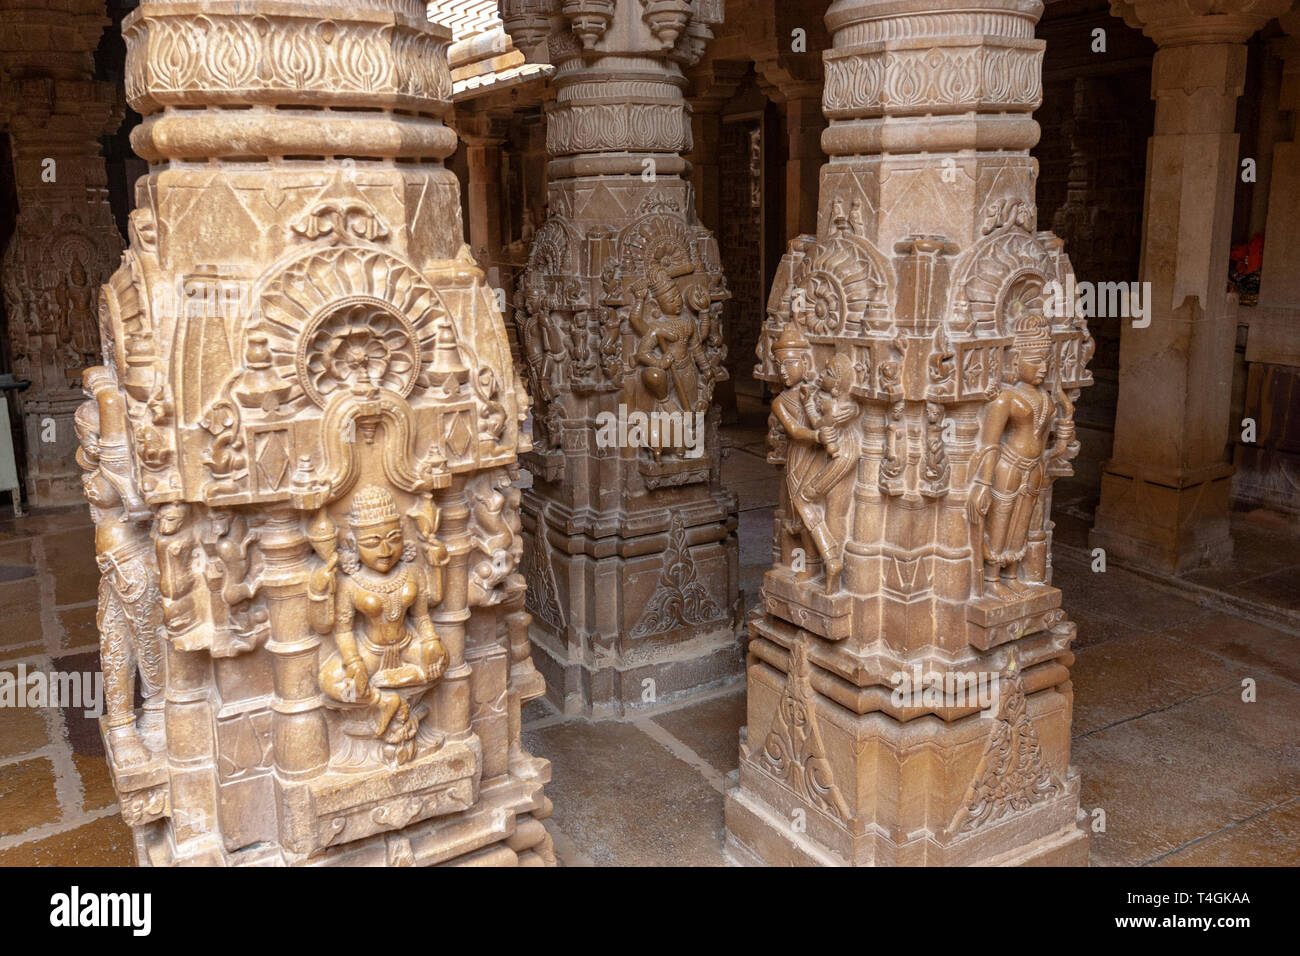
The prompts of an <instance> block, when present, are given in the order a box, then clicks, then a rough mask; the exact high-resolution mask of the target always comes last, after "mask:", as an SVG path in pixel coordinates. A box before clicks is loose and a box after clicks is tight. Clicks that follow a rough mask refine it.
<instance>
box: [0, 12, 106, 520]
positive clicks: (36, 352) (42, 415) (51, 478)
mask: <svg viewBox="0 0 1300 956" xmlns="http://www.w3.org/2000/svg"><path fill="white" fill-rule="evenodd" d="M0 7H3V8H5V9H4V11H3V12H4V14H5V16H6V23H7V24H10V25H12V26H13V27H14V31H13V34H12V35H13V38H14V40H15V41H16V42H15V44H14V48H13V49H5V48H4V47H5V45H6V44H5V41H2V40H0V68H2V69H3V81H2V82H0V96H3V97H4V98H6V99H8V100H10V101H11V104H12V114H11V116H10V117H9V122H8V132H9V137H10V147H11V152H12V157H13V168H14V178H15V186H16V192H17V197H18V219H17V221H16V222H15V224H14V233H13V236H12V237H11V238H10V240H9V244H8V247H7V248H6V250H5V254H4V262H3V270H2V274H0V280H2V281H3V292H4V296H5V306H6V311H7V313H8V316H9V340H10V346H11V350H12V356H13V367H14V374H15V377H17V378H18V379H20V380H22V379H26V380H28V381H30V382H31V383H32V384H31V386H30V387H29V388H28V389H27V390H26V391H24V392H21V393H19V399H18V401H19V406H20V408H21V411H22V418H23V431H24V434H25V436H26V446H27V497H28V499H29V501H31V502H32V503H33V504H36V505H66V504H72V503H74V502H77V501H80V500H81V497H82V493H81V478H80V474H81V471H80V469H79V468H78V467H77V463H76V461H75V458H74V455H75V452H76V447H77V436H76V433H75V431H74V429H73V425H72V417H73V413H74V412H75V411H76V408H77V406H78V405H79V404H80V402H81V370H82V369H84V368H86V367H88V366H91V365H94V364H95V363H96V362H98V361H99V351H100V343H99V333H98V329H97V319H96V302H95V297H96V290H97V289H98V288H99V285H100V283H102V282H103V281H104V280H105V279H106V278H108V275H109V273H111V272H112V271H113V269H114V268H116V266H117V260H118V256H119V255H120V253H121V250H122V240H121V235H120V234H119V232H118V230H117V225H116V223H115V222H114V220H113V215H112V212H111V210H110V209H109V204H108V186H107V183H108V179H107V170H106V169H105V166H104V159H103V156H102V155H101V150H100V143H99V137H101V136H103V135H106V134H108V133H111V132H112V131H113V130H114V129H116V127H117V125H118V124H119V123H120V122H121V119H122V95H121V92H120V90H118V89H116V88H114V87H113V86H112V85H111V84H109V83H104V82H101V81H98V80H95V79H94V69H95V64H94V59H93V55H92V54H93V51H94V49H95V46H96V44H97V42H98V39H99V35H100V33H101V32H102V30H103V28H104V26H105V25H106V24H107V22H108V21H107V19H106V18H105V16H104V8H103V4H102V3H100V4H97V5H96V4H93V3H86V2H76V3H73V4H71V5H69V7H68V9H66V10H61V11H55V10H51V9H44V8H41V7H38V6H35V5H34V6H32V7H31V8H24V7H23V6H22V5H21V3H19V4H12V0H11V2H10V3H3V4H0ZM15 7H16V8H15ZM6 39H8V38H6ZM45 44H48V45H45Z"/></svg>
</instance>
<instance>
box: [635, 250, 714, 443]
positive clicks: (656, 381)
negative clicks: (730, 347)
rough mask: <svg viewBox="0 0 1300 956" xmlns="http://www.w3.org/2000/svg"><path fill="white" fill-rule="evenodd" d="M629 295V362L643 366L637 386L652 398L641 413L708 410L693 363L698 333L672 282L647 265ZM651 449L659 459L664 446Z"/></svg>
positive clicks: (667, 275) (697, 350) (660, 270)
mask: <svg viewBox="0 0 1300 956" xmlns="http://www.w3.org/2000/svg"><path fill="white" fill-rule="evenodd" d="M634 294H635V297H636V302H635V304H634V305H633V306H632V311H631V313H630V314H629V316H628V324H629V325H630V326H631V327H632V330H633V332H635V333H636V335H637V344H636V350H635V351H634V352H633V359H634V361H635V362H636V363H637V364H638V365H640V366H642V369H641V384H642V385H643V386H644V388H645V391H646V393H647V394H648V395H649V396H650V397H651V398H652V399H653V405H652V407H650V408H644V409H642V410H643V411H646V412H651V411H666V412H669V413H671V412H674V411H676V412H678V413H679V414H681V415H691V414H694V413H695V412H704V411H707V410H708V406H709V399H710V397H711V396H710V395H709V394H707V393H706V392H707V390H706V389H704V388H702V387H701V382H700V377H701V376H700V368H699V365H698V356H700V352H701V350H700V342H701V333H700V330H699V327H698V323H697V321H696V319H695V317H694V315H693V314H692V312H691V311H690V310H688V309H687V308H686V299H685V296H683V294H682V290H681V289H680V288H678V286H677V282H676V279H675V278H674V277H673V275H672V274H670V273H669V272H668V271H667V270H666V269H664V268H663V266H660V265H652V266H651V267H650V269H649V272H648V274H647V276H646V278H645V279H644V280H643V281H640V282H637V283H636V287H635V290H634ZM704 314H705V315H707V314H708V313H707V311H706V312H705V313H704ZM705 335H706V336H707V330H706V333H705ZM651 450H652V451H653V452H654V454H655V457H656V458H658V456H659V455H660V453H661V452H662V450H663V448H662V447H660V446H659V445H656V446H655V447H654V448H652V449H651Z"/></svg>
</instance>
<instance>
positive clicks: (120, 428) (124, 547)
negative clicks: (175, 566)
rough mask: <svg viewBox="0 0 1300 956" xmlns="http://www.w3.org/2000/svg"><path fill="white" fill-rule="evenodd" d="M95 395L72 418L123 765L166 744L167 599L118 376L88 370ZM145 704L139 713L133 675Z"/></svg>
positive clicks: (115, 739)
mask: <svg viewBox="0 0 1300 956" xmlns="http://www.w3.org/2000/svg"><path fill="white" fill-rule="evenodd" d="M84 384H85V389H86V392H87V393H88V394H89V395H90V396H91V397H92V401H89V402H85V403H84V404H82V406H81V407H80V408H79V409H77V414H76V417H75V419H74V422H75V428H76V431H77V437H78V439H79V440H80V442H81V447H80V448H79V449H78V451H77V463H78V464H79V465H81V467H82V468H83V469H85V474H83V475H82V485H83V487H84V488H85V492H86V499H87V500H88V501H89V502H90V513H91V517H92V518H93V519H94V521H95V554H96V560H97V562H98V564H99V570H100V574H101V577H100V579H99V611H98V614H97V616H96V624H97V626H98V628H99V656H100V667H101V669H102V670H103V673H104V738H105V740H106V741H107V744H108V747H109V749H110V750H111V751H112V756H113V760H114V762H115V764H116V765H117V766H118V767H121V768H127V767H135V766H139V765H141V764H144V763H147V762H148V761H149V759H150V756H149V750H151V749H160V748H161V747H162V744H163V740H162V736H163V727H162V721H163V713H162V706H163V699H162V690H163V669H164V664H163V655H162V644H161V641H162V638H161V630H162V623H163V621H162V604H161V599H160V596H159V593H158V585H157V580H158V574H157V568H156V565H155V562H154V550H153V542H152V540H151V538H150V536H149V525H148V524H147V523H146V522H147V520H148V519H150V518H152V516H153V513H152V512H151V511H149V510H148V509H147V508H146V507H145V506H144V505H143V503H142V502H141V500H140V497H139V495H138V494H137V492H136V490H135V487H134V483H133V481H132V478H131V461H130V451H129V447H128V441H127V427H128V425H127V415H126V408H125V407H124V405H123V402H122V397H121V393H120V392H119V391H118V388H117V381H116V380H115V378H114V377H113V374H112V372H110V371H109V370H108V369H106V368H104V367H102V366H97V367H95V368H91V369H87V370H86V373H85V376H84ZM137 670H138V672H139V675H140V684H141V692H142V696H143V697H144V711H143V714H142V715H141V718H140V721H139V726H138V727H137V725H136V719H135V678H136V673H137Z"/></svg>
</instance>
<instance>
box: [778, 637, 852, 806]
mask: <svg viewBox="0 0 1300 956" xmlns="http://www.w3.org/2000/svg"><path fill="white" fill-rule="evenodd" d="M811 668H812V665H811V664H810V663H809V661H808V638H807V637H805V636H802V635H801V636H800V637H798V638H797V639H796V640H795V642H794V643H793V644H792V645H791V646H790V663H789V671H788V672H787V673H786V680H785V690H784V692H783V693H782V695H781V700H780V702H779V703H778V704H777V708H776V713H775V715H773V717H772V726H771V728H770V729H769V730H768V733H767V738H766V740H765V741H764V743H763V752H762V754H761V755H760V757H759V761H758V763H759V766H761V767H762V768H763V769H764V770H766V771H767V772H768V773H769V774H771V775H772V776H773V777H775V778H776V779H777V780H780V781H782V782H783V783H785V784H786V785H787V786H789V787H790V789H792V790H793V791H794V792H795V793H797V794H798V795H799V796H800V797H801V798H802V799H804V800H806V801H808V803H809V804H811V805H812V806H814V807H816V808H817V809H818V810H821V811H822V812H823V813H828V814H830V815H831V816H833V817H835V818H836V819H838V820H839V821H840V822H841V823H848V822H849V820H850V819H851V818H852V815H853V814H852V812H851V811H850V810H849V806H848V803H847V802H845V800H844V795H843V794H842V793H840V789H839V787H838V786H836V784H835V778H834V775H833V774H832V772H831V765H830V761H829V760H827V759H826V747H825V745H824V744H823V743H822V735H821V730H820V728H819V727H818V725H817V693H816V691H814V690H813V687H812V670H811Z"/></svg>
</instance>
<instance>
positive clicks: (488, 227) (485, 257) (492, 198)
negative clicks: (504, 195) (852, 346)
mask: <svg viewBox="0 0 1300 956" xmlns="http://www.w3.org/2000/svg"><path fill="white" fill-rule="evenodd" d="M469 127H470V128H467V129H462V130H460V131H459V132H460V138H461V141H462V142H463V143H464V144H465V160H466V165H467V166H468V168H469V183H468V187H469V242H470V248H471V249H472V250H473V252H474V255H475V257H476V258H477V259H478V260H479V261H480V262H482V263H484V266H485V268H486V271H487V280H488V284H489V285H491V286H492V287H493V288H494V289H495V288H498V287H499V286H500V283H501V279H500V276H499V274H498V273H499V267H498V266H497V265H496V263H495V262H493V261H492V260H493V258H494V257H496V256H499V255H500V254H501V220H502V216H501V146H502V145H503V144H504V143H505V141H506V140H505V123H504V122H503V121H499V120H494V118H493V117H491V116H488V115H475V116H474V117H473V119H472V121H471V122H470V124H469Z"/></svg>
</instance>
